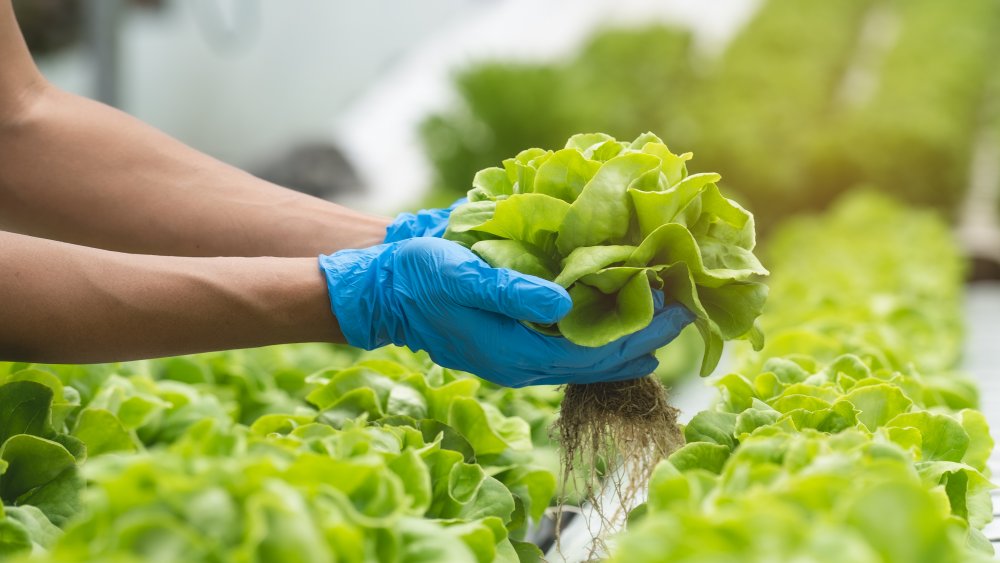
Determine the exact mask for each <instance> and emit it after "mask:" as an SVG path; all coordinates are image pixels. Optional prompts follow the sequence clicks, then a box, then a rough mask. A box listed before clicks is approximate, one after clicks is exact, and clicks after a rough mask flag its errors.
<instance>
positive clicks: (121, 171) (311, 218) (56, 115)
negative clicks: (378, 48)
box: [0, 87, 388, 256]
mask: <svg viewBox="0 0 1000 563" xmlns="http://www.w3.org/2000/svg"><path fill="white" fill-rule="evenodd" d="M387 222H388V220H387V219H385V218H379V217H372V216H367V215H363V214H360V213H357V212H354V211H352V210H349V209H346V208H344V207H341V206H338V205H335V204H333V203H330V202H327V201H323V200H320V199H317V198H313V197H310V196H307V195H304V194H300V193H297V192H294V191H291V190H287V189H284V188H281V187H278V186H275V185H273V184H270V183H267V182H264V181H262V180H259V179H257V178H254V177H253V176H251V175H249V174H247V173H245V172H242V171H240V170H238V169H236V168H233V167H230V166H228V165H226V164H223V163H221V162H219V161H217V160H215V159H212V158H210V157H208V156H206V155H204V154H201V153H199V152H197V151H195V150H193V149H190V148H188V147H186V146H184V145H183V144H181V143H179V142H177V141H175V140H173V139H171V138H170V137H168V136H167V135H165V134H163V133H160V132H159V131H157V130H155V129H153V128H152V127H149V126H147V125H145V124H143V123H141V122H139V121H138V120H136V119H133V118H132V117H130V116H128V115H125V114H124V113H121V112H119V111H117V110H114V109H112V108H109V107H107V106H104V105H101V104H98V103H96V102H92V101H90V100H86V99H84V98H80V97H78V96H74V95H71V94H67V93H65V92H61V91H58V90H56V89H54V88H51V87H48V88H45V89H44V90H43V93H42V94H41V95H40V96H39V99H38V100H36V101H35V102H34V103H33V104H32V105H31V109H30V111H29V112H28V113H27V114H26V115H25V116H24V118H23V119H20V120H19V121H18V122H17V123H16V125H14V126H9V127H7V128H6V129H3V130H0V227H4V228H6V229H8V230H13V231H17V232H20V233H24V234H30V235H35V236H43V237H47V238H52V239H56V240H63V241H68V242H73V243H77V244H83V245H88V246H94V247H99V248H106V249H112V250H118V251H123V252H135V253H145V254H163V255H183V256H315V255H317V254H319V253H320V252H331V251H334V250H339V249H342V248H359V247H365V246H370V245H372V244H378V243H379V242H381V240H382V237H383V236H384V234H385V231H384V229H385V226H386V224H387Z"/></svg>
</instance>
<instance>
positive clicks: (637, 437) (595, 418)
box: [553, 376, 684, 556]
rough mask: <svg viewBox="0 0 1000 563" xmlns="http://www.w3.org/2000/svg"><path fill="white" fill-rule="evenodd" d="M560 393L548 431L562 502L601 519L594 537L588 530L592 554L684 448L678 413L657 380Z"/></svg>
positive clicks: (573, 387)
mask: <svg viewBox="0 0 1000 563" xmlns="http://www.w3.org/2000/svg"><path fill="white" fill-rule="evenodd" d="M565 393H566V396H565V398H564V399H563V402H562V407H561V408H560V411H559V418H558V419H557V420H556V422H555V425H554V426H553V435H554V437H555V438H556V439H557V440H558V441H559V444H560V446H561V457H562V459H561V461H562V472H563V491H562V498H563V499H565V498H567V494H568V493H571V492H575V493H577V494H579V496H580V498H581V501H582V502H585V503H590V504H591V505H592V507H593V510H594V513H595V514H597V516H598V518H599V519H600V522H599V523H598V526H597V531H596V533H595V532H594V527H591V528H590V529H591V531H592V536H593V539H594V543H593V548H592V553H591V556H594V555H595V554H596V552H597V551H599V550H602V549H604V548H605V544H604V539H605V536H606V534H607V533H608V532H611V531H614V530H616V529H619V528H621V526H622V525H623V524H624V521H625V517H626V516H627V515H628V512H629V511H630V510H632V509H633V508H635V506H637V505H638V504H639V503H640V502H642V501H643V500H645V493H646V490H647V488H648V485H649V479H650V477H651V476H652V473H653V468H654V467H655V466H656V464H657V463H658V462H659V461H660V460H661V459H663V458H664V457H666V456H667V455H669V454H670V453H671V452H673V451H674V450H676V449H677V448H678V447H680V446H681V445H683V443H684V437H683V435H682V434H681V432H680V429H679V428H678V427H677V414H678V411H677V409H675V408H673V407H672V406H670V404H669V402H668V401H667V390H666V389H665V388H664V387H663V384H662V383H660V380H659V379H657V378H656V377H653V376H648V377H643V378H640V379H632V380H629V381H615V382H608V383H591V384H581V385H567V386H566V387H565ZM561 516H562V515H561V513H559V514H558V515H557V521H556V530H557V533H558V530H559V529H560V525H561ZM557 541H558V535H557Z"/></svg>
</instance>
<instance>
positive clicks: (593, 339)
mask: <svg viewBox="0 0 1000 563" xmlns="http://www.w3.org/2000/svg"><path fill="white" fill-rule="evenodd" d="M569 295H570V297H571V298H572V299H573V308H572V309H571V310H570V312H569V314H567V315H566V316H565V317H564V318H563V319H562V320H561V321H559V330H560V331H562V334H563V336H565V337H566V338H567V339H568V340H569V341H570V342H574V343H576V344H579V345H581V346H603V345H605V344H608V343H609V342H614V341H615V340H618V339H619V338H621V337H623V336H625V335H628V334H632V333H633V332H635V331H637V330H640V329H642V328H644V327H646V326H648V325H649V322H650V321H651V320H652V318H653V296H652V293H651V291H650V288H649V281H648V280H647V279H646V276H645V274H642V273H639V274H637V275H634V276H633V277H632V278H631V279H630V281H628V282H627V283H626V284H625V285H624V286H623V287H622V288H621V291H619V292H618V293H617V295H607V294H604V293H602V292H601V291H600V290H598V289H595V288H593V287H590V286H588V285H585V284H582V283H577V284H576V285H574V286H573V287H572V288H570V290H569Z"/></svg>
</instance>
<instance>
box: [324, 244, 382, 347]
mask: <svg viewBox="0 0 1000 563" xmlns="http://www.w3.org/2000/svg"><path fill="white" fill-rule="evenodd" d="M388 250H389V245H385V244H382V245H378V246H373V247H371V248H364V249H357V250H355V249H350V250H341V251H340V252H336V253H334V254H330V255H320V257H319V269H320V271H321V272H322V273H323V275H324V277H325V278H326V289H327V293H328V294H329V297H330V309H331V310H332V311H333V315H334V316H335V317H336V318H337V322H338V323H339V324H340V330H341V332H342V333H343V334H344V338H345V339H346V340H347V343H348V344H350V345H351V346H355V347H357V348H363V349H365V350H373V349H375V348H379V347H381V346H385V345H386V344H390V343H391V339H390V335H389V333H390V331H389V330H388V328H389V327H388V326H387V324H388V323H386V320H387V319H388V316H389V315H387V313H388V311H389V307H388V303H386V302H385V301H386V299H385V296H383V294H382V291H381V289H382V288H391V287H392V274H391V270H390V269H389V268H383V267H382V265H381V263H380V262H381V261H380V258H381V256H382V254H383V253H385V252H386V251H388Z"/></svg>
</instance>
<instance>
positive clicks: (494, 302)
mask: <svg viewBox="0 0 1000 563" xmlns="http://www.w3.org/2000/svg"><path fill="white" fill-rule="evenodd" d="M456 246H457V245H456ZM459 248H461V247H459ZM463 250H465V249H464V248H463ZM469 254H470V256H471V257H473V258H475V260H474V261H473V260H468V261H465V262H463V263H462V264H460V265H459V267H456V268H454V269H453V270H450V271H442V273H443V274H444V275H445V276H446V278H445V283H446V286H447V287H448V289H449V293H450V295H451V297H452V298H453V299H454V300H455V303H457V304H459V305H461V306H463V307H470V308H473V309H480V310H483V311H489V312H492V313H499V314H501V315H505V316H507V317H510V318H512V319H517V320H521V321H528V322H534V323H543V324H551V323H554V322H556V321H558V320H559V319H561V318H563V317H565V316H566V313H569V310H570V308H571V307H572V306H573V300H572V299H570V297H569V293H567V292H566V290H565V289H563V288H562V287H561V286H559V285H556V284H554V283H552V282H550V281H546V280H543V279H542V278H538V277H535V276H529V275H527V274H522V273H520V272H515V271H514V270H508V269H506V268H491V267H490V266H489V265H488V264H486V262H483V261H482V260H480V259H479V258H477V257H475V255H474V254H472V253H471V252H469Z"/></svg>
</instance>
